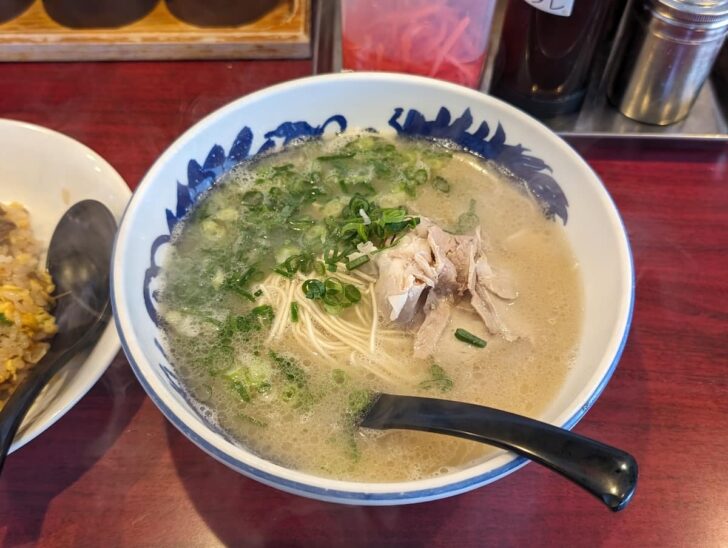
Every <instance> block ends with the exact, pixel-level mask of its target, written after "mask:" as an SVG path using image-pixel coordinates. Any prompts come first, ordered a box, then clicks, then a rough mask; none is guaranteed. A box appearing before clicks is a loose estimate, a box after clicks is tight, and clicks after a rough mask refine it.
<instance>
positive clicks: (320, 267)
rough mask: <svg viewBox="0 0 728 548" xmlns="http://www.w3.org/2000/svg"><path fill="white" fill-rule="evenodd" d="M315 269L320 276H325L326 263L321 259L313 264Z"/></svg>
mask: <svg viewBox="0 0 728 548" xmlns="http://www.w3.org/2000/svg"><path fill="white" fill-rule="evenodd" d="M313 270H314V272H316V274H318V275H319V276H323V275H324V274H325V273H326V265H325V264H324V263H322V262H321V261H316V262H315V263H314V264H313Z"/></svg>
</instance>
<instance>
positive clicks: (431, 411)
mask: <svg viewBox="0 0 728 548" xmlns="http://www.w3.org/2000/svg"><path fill="white" fill-rule="evenodd" d="M359 424H360V426H364V427H366V428H378V429H389V428H405V429H408V430H422V431H426V432H437V433H439V434H448V435H451V436H457V437H460V438H466V439H469V440H475V441H479V442H482V443H487V444H490V445H495V446H497V447H501V448H503V449H508V450H509V451H513V452H514V453H518V454H519V455H521V456H524V457H526V458H528V459H531V460H532V461H535V462H538V463H539V464H542V465H544V466H546V467H548V468H550V469H551V470H554V471H555V472H558V473H559V474H561V475H562V476H564V477H565V478H567V479H569V480H571V481H573V482H574V483H576V484H577V485H579V486H580V487H583V488H584V489H586V490H587V491H589V492H590V493H591V494H592V495H595V496H596V497H597V498H598V499H599V500H601V501H602V502H603V503H604V504H606V505H607V506H608V507H609V508H611V509H612V510H614V511H615V512H616V511H618V510H622V509H623V508H624V507H625V506H627V504H628V503H629V501H630V499H631V498H632V495H633V494H634V491H635V489H636V487H637V461H636V460H635V459H634V457H632V455H630V454H629V453H625V452H624V451H622V450H620V449H617V448H615V447H610V446H609V445H605V444H603V443H600V442H598V441H595V440H592V439H589V438H586V437H584V436H580V435H578V434H574V433H573V432H569V431H568V430H564V429H563V428H556V427H555V426H551V425H550V424H546V423H544V422H539V421H536V420H533V419H529V418H527V417H523V416H521V415H515V414H513V413H507V412H505V411H500V410H498V409H492V408H490V407H483V406H480V405H473V404H469V403H461V402H455V401H448V400H438V399H433V398H419V397H415V396H393V395H390V394H380V395H379V396H377V397H376V398H375V399H374V400H373V402H372V403H371V404H370V407H369V408H367V409H366V410H365V412H364V415H363V417H362V419H361V421H360V423H359Z"/></svg>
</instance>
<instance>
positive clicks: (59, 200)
mask: <svg viewBox="0 0 728 548" xmlns="http://www.w3.org/2000/svg"><path fill="white" fill-rule="evenodd" d="M129 196H131V191H130V190H129V187H128V186H127V185H126V183H125V182H124V180H123V179H122V178H121V176H120V175H119V174H118V173H117V172H116V170H115V169H114V168H113V167H111V166H110V165H109V163H108V162H106V160H104V159H103V158H102V157H101V156H99V155H98V154H96V153H95V152H94V151H93V150H91V149H90V148H88V147H86V146H84V145H82V144H81V143H79V142H78V141H75V140H73V139H71V138H70V137H67V136H65V135H62V134H61V133H57V132H55V131H51V130H49V129H46V128H43V127H39V126H35V125H32V124H26V123H24V122H17V121H14V120H3V119H0V202H13V201H15V202H20V203H22V204H23V205H24V206H25V207H26V209H28V211H29V212H30V216H31V223H32V226H33V232H34V234H35V237H36V238H37V239H38V240H40V241H41V242H45V243H46V245H47V244H48V242H50V239H51V235H52V234H53V230H54V228H55V226H56V224H57V223H58V221H59V219H60V218H61V216H62V215H63V213H64V212H65V211H66V210H67V209H68V208H69V206H71V205H72V204H74V203H75V202H78V201H80V200H85V199H87V198H93V199H95V200H98V201H100V202H103V203H104V204H106V206H107V207H108V208H109V209H110V210H111V212H112V213H113V214H114V215H115V216H116V218H117V220H119V219H121V214H122V213H123V212H124V208H125V207H126V204H127V202H128V201H129ZM118 352H119V338H118V336H117V335H116V329H115V328H114V326H113V325H109V326H108V327H107V328H106V330H105V331H104V333H103V335H102V337H101V339H100V340H99V342H98V343H97V344H96V345H95V346H94V348H93V349H92V350H91V351H90V353H84V354H83V355H80V356H78V357H77V358H76V359H74V360H73V362H72V363H70V364H69V365H68V366H67V367H66V368H64V370H63V371H62V372H61V373H59V374H58V375H56V377H54V379H53V380H52V381H51V383H50V384H49V385H48V386H47V387H46V389H45V390H44V391H43V393H42V394H41V395H40V397H39V398H38V399H37V400H36V402H35V404H34V405H33V407H32V408H31V409H30V411H29V412H28V415H26V417H25V420H24V421H23V424H21V426H20V429H19V430H18V433H17V435H16V436H15V440H14V441H13V444H12V445H11V447H10V452H11V453H12V452H13V451H15V450H16V449H19V448H20V447H22V446H23V445H25V444H26V443H28V442H29V441H30V440H32V439H33V438H35V437H36V436H37V435H39V434H40V433H41V432H43V431H44V430H45V429H46V428H48V427H50V426H51V425H52V424H53V423H54V422H56V421H57V420H58V419H60V418H61V417H62V416H63V415H64V414H65V413H66V412H67V411H68V410H69V409H70V408H71V407H73V405H74V404H75V403H76V402H77V401H78V400H79V399H81V397H83V395H84V394H86V392H88V391H89V389H90V388H91V387H92V386H93V385H94V384H95V383H96V381H97V380H98V378H99V377H100V376H101V374H102V373H103V372H104V371H105V370H106V368H107V367H108V365H109V363H111V360H112V359H113V358H114V356H116V354H117V353H118Z"/></svg>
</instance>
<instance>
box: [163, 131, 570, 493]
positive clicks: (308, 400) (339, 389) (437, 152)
mask: <svg viewBox="0 0 728 548" xmlns="http://www.w3.org/2000/svg"><path fill="white" fill-rule="evenodd" d="M354 196H362V197H363V198H362V199H363V200H364V201H363V202H362V203H365V204H367V206H366V207H368V208H370V209H369V210H368V211H370V213H371V219H369V215H367V213H366V211H364V212H363V217H362V218H363V219H364V225H365V227H364V228H365V229H367V230H368V229H369V228H370V227H371V226H372V224H376V223H377V220H376V219H377V218H375V215H381V217H382V218H383V219H384V218H385V217H387V215H389V216H390V217H391V216H392V215H397V214H402V215H404V214H403V213H401V212H402V211H405V210H406V216H405V217H402V219H404V221H402V222H399V221H397V222H392V223H390V224H389V225H386V227H388V229H391V230H394V231H400V232H396V233H395V234H394V235H393V236H392V237H391V238H390V239H382V240H381V241H380V242H379V247H380V249H379V251H380V252H382V253H386V252H388V251H387V249H385V247H386V245H389V243H390V242H394V244H393V247H392V249H395V248H396V245H397V242H398V241H399V240H398V239H399V238H401V237H402V236H403V234H406V233H407V231H414V230H416V228H414V227H415V225H416V224H417V223H419V224H420V226H421V225H422V223H423V221H422V219H429V221H430V222H432V223H435V224H436V225H438V226H440V227H442V228H443V229H444V230H445V231H446V232H447V233H448V234H450V233H458V232H462V231H465V230H467V231H468V232H472V231H473V230H475V228H474V225H473V220H475V221H477V226H479V227H480V233H481V234H482V253H483V254H484V256H487V260H488V261H489V263H490V266H491V267H492V268H493V270H494V271H496V272H498V273H499V275H500V276H503V277H506V278H507V279H508V281H509V283H511V284H512V285H513V287H515V288H516V290H517V297H516V298H515V299H512V300H500V299H495V301H497V303H496V304H497V311H498V313H499V315H500V318H501V320H502V322H503V323H504V324H505V325H507V326H508V329H509V332H510V333H511V334H512V335H513V336H512V337H510V338H511V340H507V338H506V337H504V336H502V335H501V334H494V333H492V332H490V331H489V330H488V329H487V328H486V326H485V325H484V324H483V322H482V321H481V319H480V318H479V316H478V314H476V313H475V311H474V310H473V309H472V308H470V306H469V304H468V300H467V299H464V298H457V297H456V298H455V300H454V306H453V309H452V313H451V314H450V316H449V320H448V321H447V326H446V327H445V328H444V331H443V332H442V334H441V336H440V338H439V340H438V344H437V347H436V349H435V351H434V352H433V353H432V355H430V356H428V357H427V358H421V359H416V358H414V356H413V350H412V348H413V341H414V337H415V333H416V331H417V329H418V328H419V326H420V324H421V323H422V314H423V312H422V311H420V312H418V315H417V316H416V317H415V319H414V320H412V321H411V322H408V323H406V324H403V325H394V324H392V322H391V321H390V318H389V317H388V316H387V314H386V313H385V311H384V310H383V308H382V303H377V299H376V298H375V292H374V286H375V284H376V283H377V282H378V280H377V268H376V266H375V265H374V264H373V263H375V262H376V261H375V260H374V259H375V255H371V259H372V260H371V261H369V260H368V259H369V258H370V257H367V261H366V264H362V265H361V267H356V268H352V269H351V270H349V269H348V268H347V266H346V264H347V262H346V261H347V260H348V261H349V264H350V265H351V264H355V263H353V262H352V261H353V260H355V259H352V257H354V256H355V255H359V254H358V253H356V252H355V253H354V255H351V254H350V255H349V257H348V259H347V258H344V259H342V261H343V262H339V263H338V264H337V263H336V262H335V261H334V260H333V259H331V260H330V261H328V262H327V260H325V259H326V257H327V256H328V255H327V253H329V251H330V247H329V245H330V240H331V234H332V231H334V230H338V231H339V232H341V227H342V226H343V227H344V228H346V224H345V221H340V222H339V221H336V220H337V219H341V218H342V216H344V215H345V213H346V212H348V211H349V210H347V209H346V208H347V207H348V206H347V204H351V200H352V197H354ZM397 208H400V209H397ZM350 209H351V208H350ZM356 209H360V212H361V208H359V207H358V202H357V206H356V207H354V208H353V209H352V210H351V212H350V213H351V214H352V215H354V217H356V215H357V213H358V212H357V211H355V210H356ZM466 214H467V215H466ZM464 215H465V216H464ZM464 220H467V221H469V224H468V225H467V227H464V225H463V221H464ZM366 221H369V223H366ZM336 222H339V225H336ZM382 223H384V221H382ZM407 223H410V224H409V225H407ZM334 225H336V226H338V227H339V228H337V229H333V228H332V227H333V226H334ZM383 226H385V225H383ZM402 226H404V227H405V228H402ZM359 229H360V230H361V227H359ZM352 230H353V229H352ZM339 232H336V233H337V234H338V233H339ZM344 233H346V231H345V230H344ZM363 238H364V236H361V239H362V241H363ZM322 242H323V243H322ZM381 242H386V244H382V243H381ZM337 245H339V244H337ZM390 251H391V250H390ZM291 257H294V258H295V260H291ZM329 258H330V257H329ZM360 262H361V259H360ZM291 265H293V266H292V267H291ZM333 268H336V270H335V271H333V270H332V269H333ZM164 269H165V278H164V286H163V290H162V293H161V298H160V304H161V317H162V319H163V324H164V326H165V333H166V346H167V347H168V349H169V351H170V354H171V358H172V362H173V365H174V367H175V368H176V370H177V371H178V373H179V375H180V377H181V379H182V381H183V383H184V384H185V386H186V387H187V389H188V390H189V391H190V393H191V394H192V396H193V397H194V398H195V400H197V401H199V402H200V405H201V408H203V409H204V410H206V411H208V412H211V413H212V414H213V418H214V420H215V421H217V423H218V424H219V425H220V426H221V427H222V428H223V429H224V430H225V431H226V432H228V433H229V435H230V436H231V437H232V438H234V439H235V440H236V441H237V442H238V443H240V444H241V445H242V446H245V447H247V448H248V449H250V450H251V451H253V452H255V453H256V454H259V455H260V456H262V457H264V458H266V459H268V460H271V461H273V462H275V463H278V464H281V465H283V466H286V467H290V468H293V469H297V470H301V471H305V472H309V473H312V474H316V475H321V476H326V477H332V478H335V479H342V480H351V481H375V482H386V481H405V480H416V479H423V478H428V477H432V476H435V475H439V474H444V473H448V472H450V471H454V470H457V469H459V468H461V467H463V466H465V465H467V464H470V463H472V462H473V461H477V460H478V459H484V458H487V457H488V455H489V454H492V453H493V452H494V449H492V448H488V447H487V446H484V445H481V444H478V443H475V442H470V441H465V440H460V439H455V438H449V437H446V436H441V435H436V434H427V433H419V432H409V431H396V430H390V431H382V432H379V431H373V430H366V429H360V428H357V427H356V424H355V418H356V414H357V413H358V412H359V411H360V410H361V408H362V402H365V401H366V399H367V397H368V396H369V395H370V394H372V393H376V392H389V393H401V394H412V395H422V396H430V397H438V398H447V399H452V400H459V401H465V402H472V403H478V404H484V405H488V406H492V407H497V408H500V409H504V410H507V411H511V412H515V413H520V414H524V415H529V416H537V415H539V413H541V412H542V411H543V410H544V409H545V408H546V407H547V406H548V405H549V403H550V402H551V401H553V399H554V397H555V396H556V394H557V392H558V391H559V389H560V387H561V386H562V384H563V382H564V379H565V376H566V374H567V372H568V369H569V367H570V365H571V363H572V360H573V358H574V354H575V351H576V348H577V345H578V341H579V336H580V330H581V316H582V285H581V278H580V272H579V268H578V264H577V263H576V261H575V258H574V256H573V254H572V252H571V250H570V247H569V245H568V242H567V239H566V237H565V234H564V230H563V227H562V226H561V225H560V224H558V223H557V222H556V221H553V220H548V219H546V218H545V217H544V215H543V212H542V210H541V208H540V207H539V205H538V204H537V203H536V201H535V200H533V198H531V197H530V196H529V195H528V194H526V193H525V192H524V191H523V190H522V187H520V186H519V185H517V184H514V183H513V182H512V181H509V180H508V176H507V175H506V174H504V173H503V172H501V171H500V170H498V169H497V168H496V166H494V165H492V164H490V163H488V162H485V161H483V160H481V159H478V158H476V157H474V156H472V155H470V154H467V153H464V152H459V151H457V150H453V149H451V148H447V147H444V146H442V145H440V144H437V143H430V142H420V141H410V140H399V139H397V140H393V139H384V138H380V137H373V136H367V135H365V136H354V137H352V136H342V137H337V138H335V139H333V140H328V141H323V142H320V141H314V142H308V143H303V144H299V145H297V146H295V147H291V148H289V149H286V150H284V151H282V152H279V153H276V154H273V155H270V156H268V157H265V158H263V159H261V160H258V161H255V162H254V163H247V164H242V165H240V166H238V167H236V168H235V169H233V170H232V171H231V172H230V173H228V174H227V175H226V176H224V177H223V178H222V180H220V181H219V182H218V183H217V184H216V185H215V186H214V187H213V189H212V190H211V191H209V192H208V194H206V195H205V196H204V197H203V198H202V199H201V200H200V202H199V203H198V204H197V205H196V207H195V209H194V210H193V211H192V212H191V213H190V215H188V217H187V218H186V219H185V220H184V221H183V222H182V223H181V226H179V227H178V228H177V230H176V232H175V234H174V235H173V247H172V251H171V253H170V255H169V257H168V259H167V260H166V263H165V265H164ZM328 278H335V279H336V280H337V282H336V283H338V284H339V285H338V286H336V287H340V288H341V289H342V291H341V292H340V293H336V295H337V298H338V299H340V300H338V301H337V300H331V301H326V302H325V301H324V300H321V298H320V297H316V294H315V292H313V293H312V292H311V289H310V288H311V284H309V288H308V289H309V292H308V293H305V292H304V290H303V289H302V288H303V287H307V286H306V285H303V286H302V285H296V284H300V283H304V284H305V280H307V279H308V280H310V279H316V280H321V281H322V282H323V281H324V280H326V279H328ZM373 280H374V281H373ZM350 285H351V286H354V287H355V289H352V290H349V289H348V286H350ZM332 287H333V286H332ZM332 291H333V289H332ZM337 291H338V289H337ZM345 292H346V293H347V294H351V295H353V296H352V297H351V300H350V301H347V300H346V299H344V297H341V295H342V294H343V293H345ZM332 294H333V293H332ZM357 294H358V296H357ZM307 295H313V296H314V298H309V297H308V296H307ZM317 298H318V300H317ZM327 303H328V304H327ZM373 328H374V331H375V332H374V335H372V334H371V331H372V329H373ZM457 328H463V329H466V330H467V331H468V332H470V333H471V334H473V335H475V336H476V337H477V338H480V339H482V340H484V341H486V342H487V345H486V346H485V347H484V348H479V347H476V346H472V345H470V344H466V343H464V342H462V341H461V340H458V339H457V338H455V336H454V332H455V330H456V329H457ZM327 329H328V330H329V331H327ZM342 333H344V334H345V333H351V338H350V339H347V336H346V335H343V334H342ZM337 337H338V338H337Z"/></svg>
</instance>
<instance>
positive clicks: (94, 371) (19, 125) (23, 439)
mask: <svg viewBox="0 0 728 548" xmlns="http://www.w3.org/2000/svg"><path fill="white" fill-rule="evenodd" d="M6 128H9V129H10V130H20V131H28V132H33V133H37V134H39V135H42V136H44V137H46V138H50V139H51V140H55V141H56V142H60V143H63V144H64V146H67V147H69V148H72V149H74V150H77V151H78V153H79V154H82V155H84V156H85V157H87V158H89V159H93V161H95V162H96V163H97V164H100V165H102V166H103V168H104V170H106V173H107V175H109V177H108V178H104V179H103V180H105V181H108V186H109V188H113V189H114V193H118V194H119V195H120V196H122V195H123V196H124V197H125V198H126V199H127V205H128V200H129V198H130V197H131V195H132V192H131V190H130V189H129V185H127V183H126V181H125V180H124V178H123V177H122V176H121V175H120V174H119V172H118V171H117V170H116V168H114V166H112V165H111V164H110V163H109V161H108V160H106V158H104V157H103V156H102V155H101V154H99V153H98V152H96V151H95V150H94V149H92V148H91V147H89V146H88V145H85V144H84V143H82V142H80V141H78V140H76V139H74V138H73V137H71V136H70V135H66V134H65V133H61V132H60V131H56V130H54V129H51V128H48V127H45V126H41V125H38V124H33V123H30V122H24V121H22V120H15V119H12V118H0V131H3V130H4V129H6ZM29 209H30V208H29ZM31 214H32V211H31ZM114 218H115V219H116V221H117V222H118V223H119V224H120V223H121V217H117V216H116V215H115V216H114ZM120 349H121V342H120V340H119V337H118V336H117V331H116V326H115V325H114V324H113V323H112V322H109V324H108V325H107V326H106V328H104V332H103V334H102V336H101V337H100V338H99V340H98V341H97V342H96V344H95V345H94V346H93V347H92V348H91V349H90V350H89V351H88V353H87V355H86V358H85V359H84V361H83V362H82V363H81V364H79V371H80V370H84V371H85V372H86V374H87V380H86V382H85V383H83V386H81V387H79V389H78V390H77V391H76V393H75V394H73V395H71V396H66V397H63V391H61V392H59V393H58V394H56V395H55V397H54V398H53V400H52V401H51V402H50V403H54V402H56V403H58V404H59V407H58V408H57V409H56V410H55V411H53V412H52V413H51V414H50V415H48V416H47V417H45V419H44V420H41V421H34V423H33V424H31V425H29V426H28V427H27V428H25V429H23V427H24V423H25V420H27V417H26V419H24V421H23V423H22V424H21V426H20V430H19V431H18V435H16V437H15V439H14V440H13V443H12V444H11V446H10V450H9V451H8V454H10V453H13V452H15V451H17V450H18V449H20V448H21V447H23V446H24V445H26V444H28V443H30V442H31V441H33V440H34V439H35V438H37V437H38V436H40V435H41V434H42V433H43V432H45V431H46V430H48V429H49V428H50V427H51V426H53V425H54V424H55V423H56V422H58V420H60V419H61V417H63V416H64V415H65V414H66V413H68V412H69V411H70V410H71V409H72V408H73V407H74V406H75V405H76V404H77V403H78V402H79V401H80V400H81V398H83V397H84V396H85V395H86V394H87V393H88V392H89V390H91V388H93V387H94V385H95V384H96V383H97V382H98V380H99V379H100V378H101V376H102V375H103V374H104V372H105V371H106V370H107V369H108V367H109V365H110V364H111V362H112V361H113V360H114V358H115V357H116V355H117V354H118V353H119V350H120ZM94 354H98V355H94ZM92 357H93V360H92V359H91V358H92ZM44 411H45V409H44Z"/></svg>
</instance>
